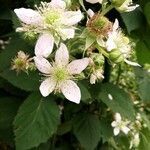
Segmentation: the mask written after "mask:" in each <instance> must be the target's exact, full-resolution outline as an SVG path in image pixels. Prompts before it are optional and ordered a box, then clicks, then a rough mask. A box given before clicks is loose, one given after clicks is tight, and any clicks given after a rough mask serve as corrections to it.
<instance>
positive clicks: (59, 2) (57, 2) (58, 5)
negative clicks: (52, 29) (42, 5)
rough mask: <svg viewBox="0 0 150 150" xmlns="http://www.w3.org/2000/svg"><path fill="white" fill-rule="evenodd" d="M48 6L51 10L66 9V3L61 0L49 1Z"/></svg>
mask: <svg viewBox="0 0 150 150" xmlns="http://www.w3.org/2000/svg"><path fill="white" fill-rule="evenodd" d="M49 5H50V7H52V8H60V9H65V8H66V3H65V2H64V1H63V0H51V2H50V3H49Z"/></svg>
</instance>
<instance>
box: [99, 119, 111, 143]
mask: <svg viewBox="0 0 150 150" xmlns="http://www.w3.org/2000/svg"><path fill="white" fill-rule="evenodd" d="M100 127H101V130H100V131H101V136H102V139H103V143H105V142H106V141H108V140H109V139H110V138H111V137H113V130H112V127H111V123H110V122H108V121H107V120H106V118H105V119H102V120H100Z"/></svg>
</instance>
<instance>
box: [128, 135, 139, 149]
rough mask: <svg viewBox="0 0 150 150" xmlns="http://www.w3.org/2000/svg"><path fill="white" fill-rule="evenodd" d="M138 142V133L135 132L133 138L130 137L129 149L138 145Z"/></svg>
mask: <svg viewBox="0 0 150 150" xmlns="http://www.w3.org/2000/svg"><path fill="white" fill-rule="evenodd" d="M139 144H140V136H139V133H135V134H134V136H133V139H131V142H130V149H131V148H132V147H138V146H139Z"/></svg>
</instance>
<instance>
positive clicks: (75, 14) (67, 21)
mask: <svg viewBox="0 0 150 150" xmlns="http://www.w3.org/2000/svg"><path fill="white" fill-rule="evenodd" d="M82 18H83V15H82V13H81V11H80V10H78V11H67V12H65V13H64V17H63V20H62V23H63V24H64V25H67V26H72V25H75V24H77V23H78V22H80V21H81V19H82Z"/></svg>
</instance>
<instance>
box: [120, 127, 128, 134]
mask: <svg viewBox="0 0 150 150" xmlns="http://www.w3.org/2000/svg"><path fill="white" fill-rule="evenodd" d="M121 130H122V132H124V133H125V134H128V132H129V131H130V129H129V128H128V127H126V126H124V127H122V128H121Z"/></svg>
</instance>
